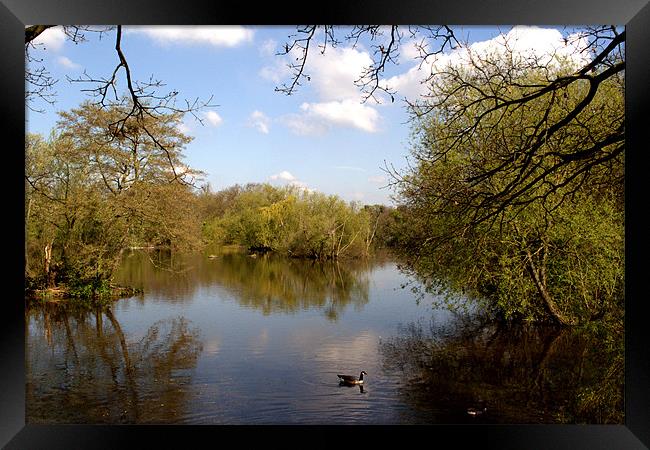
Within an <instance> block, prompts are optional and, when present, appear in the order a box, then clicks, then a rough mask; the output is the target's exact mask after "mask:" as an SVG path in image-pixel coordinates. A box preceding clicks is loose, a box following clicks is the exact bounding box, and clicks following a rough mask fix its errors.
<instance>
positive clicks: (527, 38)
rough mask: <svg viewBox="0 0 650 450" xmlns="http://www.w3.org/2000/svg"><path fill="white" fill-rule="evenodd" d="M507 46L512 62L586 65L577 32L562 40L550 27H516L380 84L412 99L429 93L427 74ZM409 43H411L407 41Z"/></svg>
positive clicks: (494, 53)
mask: <svg viewBox="0 0 650 450" xmlns="http://www.w3.org/2000/svg"><path fill="white" fill-rule="evenodd" d="M506 43H507V48H508V49H509V50H511V51H512V56H513V61H515V63H517V64H519V65H522V66H523V67H525V66H526V64H527V63H528V62H530V63H532V62H533V61H535V60H537V62H538V63H540V64H547V65H549V67H550V68H551V69H553V68H555V67H559V61H560V60H563V61H564V62H565V63H568V64H573V65H574V66H575V67H576V68H577V67H578V66H580V65H583V64H586V63H587V62H588V61H589V59H590V56H589V55H588V54H586V53H581V52H580V50H581V49H582V48H584V46H585V43H586V42H585V38H584V37H583V36H580V35H571V36H568V38H567V40H566V41H565V39H564V37H563V36H562V33H561V32H560V31H559V30H557V29H554V28H540V27H531V26H516V27H513V28H512V29H511V30H510V31H509V32H508V33H505V34H503V33H502V34H500V35H499V36H496V37H495V38H493V39H489V40H486V41H480V42H475V43H473V44H471V45H469V47H459V48H457V49H456V50H454V51H452V52H449V53H443V54H440V55H437V56H432V57H429V58H427V60H425V61H424V63H423V64H422V66H421V69H420V62H421V60H418V61H417V62H414V63H413V65H412V66H411V68H410V69H409V70H408V71H406V72H404V73H402V74H400V75H396V76H394V77H391V78H388V79H386V80H382V85H384V86H386V85H387V86H388V87H389V88H391V89H395V90H397V91H398V94H399V95H400V96H403V97H406V98H410V99H415V98H416V97H417V96H419V95H425V94H428V93H429V87H428V84H424V83H422V81H423V80H424V79H425V78H426V77H427V76H428V75H430V74H432V73H436V72H439V71H441V70H443V69H444V68H446V67H449V66H451V67H463V66H465V67H470V56H471V55H473V56H475V57H480V58H485V57H486V56H493V57H501V58H503V57H505V55H506ZM411 45H413V44H411ZM414 51H415V50H414V48H413V47H410V48H409V46H408V45H407V47H406V49H405V53H406V54H407V55H412V54H414Z"/></svg>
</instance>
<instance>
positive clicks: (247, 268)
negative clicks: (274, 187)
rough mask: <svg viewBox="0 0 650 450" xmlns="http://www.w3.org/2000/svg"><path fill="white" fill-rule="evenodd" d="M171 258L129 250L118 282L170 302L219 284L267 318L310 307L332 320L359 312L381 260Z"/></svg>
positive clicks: (236, 255)
mask: <svg viewBox="0 0 650 450" xmlns="http://www.w3.org/2000/svg"><path fill="white" fill-rule="evenodd" d="M174 258H175V259H172V256H171V255H169V254H167V255H165V254H161V253H156V254H154V255H153V256H152V254H149V253H146V252H133V253H132V254H130V255H129V256H128V257H127V258H126V259H125V261H124V264H123V265H122V267H121V269H120V272H119V273H118V274H117V278H118V280H119V281H120V282H121V283H123V284H127V285H131V286H136V287H140V288H143V289H144V290H145V292H147V293H149V294H159V295H163V296H165V298H166V299H170V300H172V301H187V299H190V298H192V296H193V295H194V294H195V292H196V290H198V289H201V288H202V287H203V288H204V287H206V286H211V285H218V286H219V287H220V288H221V289H224V290H225V291H226V292H228V293H229V294H230V295H231V297H232V298H233V299H235V300H236V301H237V302H238V303H239V304H240V305H242V306H246V307H249V308H254V309H258V310H260V311H262V313H263V314H265V315H268V314H273V313H295V312H297V311H301V310H306V309H312V308H314V309H319V310H322V311H323V312H324V314H325V316H326V317H327V318H328V319H329V320H332V321H336V320H337V319H338V318H339V317H340V314H341V313H342V311H344V310H345V309H346V308H347V307H348V306H353V307H354V308H357V309H359V308H362V307H363V306H364V305H365V304H367V303H368V287H369V275H368V274H369V272H370V271H371V270H372V269H373V268H374V267H376V266H378V265H381V264H382V263H383V262H382V260H381V259H379V258H378V259H373V260H371V261H368V260H348V261H341V262H336V261H334V262H332V261H325V262H323V261H311V260H304V259H291V258H284V257H280V256H275V255H270V254H267V255H264V256H258V257H255V258H253V257H250V256H248V255H247V254H241V253H225V254H220V255H219V256H218V257H217V258H207V257H205V256H202V255H191V256H178V255H177V256H175V257H174ZM168 266H172V267H173V269H172V270H169V269H167V268H166V267H168Z"/></svg>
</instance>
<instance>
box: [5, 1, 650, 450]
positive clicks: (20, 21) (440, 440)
mask: <svg viewBox="0 0 650 450" xmlns="http://www.w3.org/2000/svg"><path fill="white" fill-rule="evenodd" d="M253 5H254V6H253ZM306 22H309V23H311V22H319V23H327V24H361V23H366V24H367V23H383V24H394V23H397V24H423V23H433V24H441V23H444V24H450V25H513V24H527V25H563V24H566V25H584V24H616V25H625V26H626V30H627V39H626V55H627V56H626V57H627V62H626V122H627V123H626V140H627V141H628V149H629V150H628V151H627V152H626V159H627V161H626V182H625V183H626V186H625V189H626V231H625V232H626V324H625V326H626V343H625V344H626V346H625V352H626V353H625V364H626V366H625V423H624V425H432V426H424V427H421V426H417V427H408V426H407V427H404V426H380V427H359V426H355V427H338V426H337V427H323V426H318V427H290V429H288V427H263V426H262V427H258V426H255V427H250V426H248V427H247V426H244V427H228V426H225V427H224V426H95V425H66V426H54V425H25V373H24V362H25V348H24V347H25V308H24V307H25V305H24V302H23V301H20V300H19V299H23V298H24V291H23V285H22V283H21V281H22V280H23V272H22V270H23V267H22V265H21V263H18V264H16V263H15V262H17V261H22V259H21V258H23V257H24V241H23V240H22V239H21V237H24V221H23V220H22V219H23V217H24V215H23V214H24V203H23V199H24V191H23V186H24V159H23V156H24V153H23V152H22V149H24V147H23V146H24V128H25V104H24V96H23V93H24V42H23V38H22V36H23V35H24V26H25V25H28V24H93V25H95V24H96V25H99V24H117V23H121V24H139V25H152V24H178V25H181V24H196V25H198V24H215V25H216V24H243V25H246V24H248V25H273V24H285V25H286V24H296V23H306ZM649 43H650V4H648V0H627V1H626V2H624V3H623V2H612V1H610V0H574V1H571V2H567V1H566V0H545V1H534V0H483V1H480V0H452V1H448V2H444V3H443V2H439V1H429V2H425V1H415V0H400V1H399V2H393V1H389V0H379V1H374V2H361V1H356V2H351V1H350V2H347V1H344V0H335V1H328V2H322V3H320V2H319V3H312V4H307V3H305V2H303V3H293V4H290V3H287V2H277V3H276V2H269V3H261V4H244V3H243V2H239V3H230V2H228V3H226V2H223V1H216V0H215V1H212V2H206V1H203V2H198V1H192V2H187V1H184V2H175V1H171V0H155V1H154V0H145V1H140V2H138V3H137V4H136V3H132V2H130V1H128V0H112V1H110V2H104V1H101V0H92V1H90V0H84V1H82V0H63V1H52V0H49V1H48V0H0V51H1V53H0V58H1V59H2V63H1V64H0V85H1V86H2V90H1V91H0V92H1V93H2V95H1V100H0V104H1V105H2V106H1V108H2V109H1V111H2V122H3V124H4V125H5V127H3V128H4V129H5V130H7V131H5V133H3V139H2V140H0V143H1V145H0V148H1V149H2V156H3V158H4V161H5V166H4V167H5V170H4V171H3V172H4V174H3V178H4V180H5V187H4V193H5V195H3V196H2V199H3V203H4V204H5V205H6V207H7V209H6V213H5V217H4V220H3V221H2V222H4V224H5V225H6V223H7V221H8V222H9V224H10V225H11V227H10V228H9V229H7V228H6V227H4V228H5V230H7V231H5V233H3V234H4V237H5V239H4V244H5V245H4V246H5V255H3V256H4V260H5V261H7V262H9V264H6V265H4V268H3V271H2V272H3V275H4V276H5V283H4V284H3V288H4V289H3V291H4V301H3V302H2V306H1V308H2V309H0V317H1V318H2V326H0V355H1V356H2V358H1V360H2V361H4V364H3V365H2V366H3V367H2V369H0V445H3V446H6V447H5V448H8V449H31V448H39V449H40V448H62V449H63V448H65V449H70V448H93V449H99V448H118V447H120V448H122V447H127V448H128V447H131V446H138V447H142V445H143V443H144V444H145V447H147V448H154V447H161V448H176V447H178V446H180V445H182V446H183V447H184V448H187V447H189V448H195V447H200V446H203V445H208V446H215V445H218V444H225V442H227V441H225V440H224V438H225V437H228V438H234V439H236V441H230V442H235V443H236V445H237V446H244V447H248V446H249V445H252V444H253V443H254V442H257V441H258V439H260V437H262V438H263V437H265V436H266V435H273V436H275V435H276V434H277V437H278V438H279V439H281V440H278V441H276V443H277V444H280V445H282V446H283V447H284V446H293V445H296V446H298V445H300V446H304V445H311V444H312V443H313V442H316V441H317V442H318V443H319V444H325V445H327V444H331V445H336V446H337V447H340V446H350V445H352V442H351V441H352V440H354V441H355V442H354V445H365V444H364V443H366V442H370V443H375V442H377V441H380V440H383V439H390V438H393V437H398V438H404V439H405V440H403V441H401V444H398V445H404V444H406V445H411V443H413V444H415V445H435V446H436V447H442V448H449V447H450V446H451V445H449V444H444V443H446V442H451V443H453V447H454V448H465V447H469V446H480V447H482V448H499V449H510V448H512V449H537V448H539V449H551V448H552V449H561V448H567V449H568V448H571V449H579V448H585V449H643V448H648V447H649V446H650V425H649V424H650V417H649V414H648V411H649V409H650V351H649V346H648V345H647V343H648V342H650V340H649V339H648V337H649V332H648V329H649V328H650V327H648V326H647V325H646V324H645V323H644V321H646V320H647V319H646V317H647V316H646V315H645V314H644V313H643V312H644V304H645V303H646V300H645V298H643V295H642V294H641V292H642V290H641V288H642V283H641V282H642V280H643V275H642V270H643V269H642V268H643V267H644V265H643V261H644V260H643V259H642V258H643V256H644V253H645V251H644V250H645V249H646V248H647V246H646V245H645V243H646V241H645V239H646V237H645V235H646V233H645V232H644V231H645V230H644V229H643V222H644V216H643V214H644V208H643V206H644V205H643V202H644V201H645V199H646V196H645V188H646V185H647V184H646V179H644V173H643V172H642V171H643V170H644V169H645V168H646V167H647V166H645V165H644V164H643V155H644V153H648V152H647V151H644V150H645V149H646V148H647V147H649V146H650V145H649V144H647V142H648V139H647V138H645V136H644V133H643V131H644V124H645V117H649V116H650V115H649V114H648V113H649V112H650V111H649V109H650V108H649V107H648V104H649V103H650V98H648V97H649V94H648V91H649V89H647V86H649V85H650V64H649V59H650V58H649V54H650V51H649V49H648V44H649ZM646 178H647V175H646ZM14 189H16V191H17V192H14ZM199 438H204V439H207V440H205V441H203V442H202V443H199V441H198V439H199ZM282 438H284V439H282ZM268 442H269V443H270V442H271V441H268ZM398 442H399V441H398ZM263 443H265V442H263ZM133 444H135V445H133ZM226 445H228V444H226Z"/></svg>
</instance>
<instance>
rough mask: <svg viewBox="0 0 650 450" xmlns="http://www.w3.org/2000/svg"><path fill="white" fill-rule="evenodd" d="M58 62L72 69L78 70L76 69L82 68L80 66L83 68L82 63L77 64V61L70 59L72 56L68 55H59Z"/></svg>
mask: <svg viewBox="0 0 650 450" xmlns="http://www.w3.org/2000/svg"><path fill="white" fill-rule="evenodd" d="M56 62H58V63H59V64H60V65H62V66H63V67H65V68H66V69H70V70H76V69H80V68H81V64H77V63H75V62H72V61H71V60H70V58H68V57H66V56H59V57H58V58H57V59H56Z"/></svg>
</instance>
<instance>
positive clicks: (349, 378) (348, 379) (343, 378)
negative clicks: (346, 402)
mask: <svg viewBox="0 0 650 450" xmlns="http://www.w3.org/2000/svg"><path fill="white" fill-rule="evenodd" d="M364 375H368V374H367V373H366V371H365V370H362V371H361V373H360V374H359V378H357V377H355V376H354V375H336V376H337V377H339V380H340V382H341V383H343V384H363V376H364Z"/></svg>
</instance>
